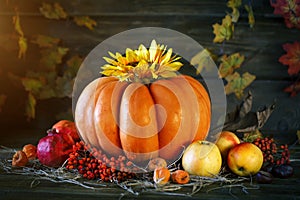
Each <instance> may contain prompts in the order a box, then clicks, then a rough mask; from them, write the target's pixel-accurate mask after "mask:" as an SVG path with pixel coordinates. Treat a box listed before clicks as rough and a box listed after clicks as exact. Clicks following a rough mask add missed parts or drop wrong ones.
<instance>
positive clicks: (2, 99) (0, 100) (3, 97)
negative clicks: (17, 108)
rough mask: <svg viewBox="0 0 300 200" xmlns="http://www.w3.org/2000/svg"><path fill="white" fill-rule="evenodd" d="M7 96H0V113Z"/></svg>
mask: <svg viewBox="0 0 300 200" xmlns="http://www.w3.org/2000/svg"><path fill="white" fill-rule="evenodd" d="M6 99H7V96H6V95H5V94H0V112H1V111H2V108H3V106H4V104H5V102H6Z"/></svg>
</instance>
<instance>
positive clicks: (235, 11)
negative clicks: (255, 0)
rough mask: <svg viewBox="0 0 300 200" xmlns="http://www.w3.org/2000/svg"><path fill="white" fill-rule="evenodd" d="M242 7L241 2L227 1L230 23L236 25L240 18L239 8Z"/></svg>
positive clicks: (237, 0)
mask: <svg viewBox="0 0 300 200" xmlns="http://www.w3.org/2000/svg"><path fill="white" fill-rule="evenodd" d="M241 5H242V0H229V1H228V2H227V7H229V8H231V9H232V13H231V17H232V22H234V23H236V22H237V21H238V20H239V17H240V11H239V9H238V8H239V7H240V6H241Z"/></svg>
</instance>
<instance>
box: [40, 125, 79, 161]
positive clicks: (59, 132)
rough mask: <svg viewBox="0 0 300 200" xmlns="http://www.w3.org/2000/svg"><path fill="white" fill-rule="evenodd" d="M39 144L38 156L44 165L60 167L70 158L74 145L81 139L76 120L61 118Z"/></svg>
mask: <svg viewBox="0 0 300 200" xmlns="http://www.w3.org/2000/svg"><path fill="white" fill-rule="evenodd" d="M47 134H48V135H47V136H45V137H43V138H41V139H40V141H39V143H38V145H37V157H38V159H39V161H40V163H42V164H43V165H46V166H49V167H59V166H61V165H62V164H63V163H64V162H65V160H66V159H67V158H68V156H69V154H70V153H71V152H72V150H73V145H74V144H75V143H76V142H77V141H79V140H80V138H79V135H78V133H77V129H76V127H75V124H74V122H71V121H67V120H61V121H59V122H57V123H56V124H54V125H53V127H52V129H50V130H48V131H47Z"/></svg>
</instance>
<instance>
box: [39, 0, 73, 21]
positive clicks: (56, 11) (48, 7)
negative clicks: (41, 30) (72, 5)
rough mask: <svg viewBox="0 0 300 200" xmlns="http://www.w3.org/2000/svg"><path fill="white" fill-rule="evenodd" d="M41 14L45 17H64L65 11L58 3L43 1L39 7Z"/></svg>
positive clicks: (65, 15) (65, 16)
mask: <svg viewBox="0 0 300 200" xmlns="http://www.w3.org/2000/svg"><path fill="white" fill-rule="evenodd" d="M40 12H41V14H42V15H43V16H44V17H46V18H47V19H66V18H67V17H68V15H67V13H66V12H65V10H64V9H63V7H61V5H60V4H59V3H54V4H48V3H43V4H42V6H41V7H40Z"/></svg>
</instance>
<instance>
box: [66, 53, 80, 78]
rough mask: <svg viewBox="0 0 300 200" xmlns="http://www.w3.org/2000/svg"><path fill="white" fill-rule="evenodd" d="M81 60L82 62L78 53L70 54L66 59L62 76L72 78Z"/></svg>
mask: <svg viewBox="0 0 300 200" xmlns="http://www.w3.org/2000/svg"><path fill="white" fill-rule="evenodd" d="M82 62H83V58H81V57H80V56H78V55H75V56H72V57H71V58H70V59H69V60H68V61H67V68H66V70H65V72H64V76H66V77H69V78H74V77H75V76H76V74H77V72H78V69H79V67H80V65H81V64H82Z"/></svg>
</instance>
